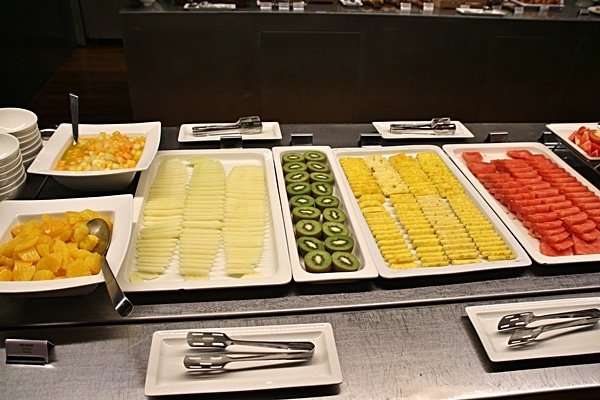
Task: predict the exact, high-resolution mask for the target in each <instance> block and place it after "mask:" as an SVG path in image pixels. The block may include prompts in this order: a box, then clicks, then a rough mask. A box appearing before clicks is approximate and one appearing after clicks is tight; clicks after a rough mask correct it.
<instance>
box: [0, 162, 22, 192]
mask: <svg viewBox="0 0 600 400" xmlns="http://www.w3.org/2000/svg"><path fill="white" fill-rule="evenodd" d="M25 174H26V172H25V166H24V165H23V163H19V164H18V165H17V166H15V167H14V168H13V169H11V170H10V171H8V172H5V173H3V174H0V190H3V189H4V188H5V187H6V186H8V185H9V184H11V183H12V182H15V181H17V180H19V179H20V178H21V175H25Z"/></svg>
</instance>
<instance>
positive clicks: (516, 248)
mask: <svg viewBox="0 0 600 400" xmlns="http://www.w3.org/2000/svg"><path fill="white" fill-rule="evenodd" d="M333 151H334V153H335V156H336V158H337V160H338V161H339V159H340V158H342V157H365V156H367V155H372V154H381V155H382V156H384V157H390V156H392V155H394V154H399V153H405V154H407V155H411V156H415V155H416V154H418V153H422V152H426V151H428V152H434V153H435V154H437V155H438V156H439V157H440V158H441V159H442V160H443V161H444V163H445V164H446V166H448V168H449V169H450V171H452V173H453V174H454V176H456V177H457V179H458V180H459V181H460V183H461V184H462V185H463V187H464V188H465V192H466V193H467V195H468V198H469V199H470V200H471V202H472V203H473V204H475V205H476V206H477V208H478V209H479V211H481V212H482V213H483V214H484V215H485V216H486V217H487V218H488V220H489V221H490V222H491V223H492V224H493V226H494V228H495V230H496V232H497V233H498V234H500V236H502V238H503V239H504V241H505V243H506V244H507V245H508V246H509V247H510V249H511V250H512V252H513V253H514V254H515V255H516V258H515V259H514V260H506V261H494V262H489V261H485V260H482V261H481V262H479V263H476V264H457V265H449V266H444V267H434V268H410V269H401V270H397V269H391V268H390V267H389V265H388V263H387V262H386V261H385V260H384V258H383V256H382V255H381V252H380V251H379V247H378V245H377V242H376V241H375V238H374V237H373V235H372V234H371V231H370V229H369V226H368V225H367V223H366V221H365V219H364V218H362V212H361V211H360V208H359V206H358V203H357V202H356V201H353V202H352V206H353V208H354V210H355V213H356V214H358V215H361V218H360V224H361V226H362V231H363V233H364V235H365V238H366V239H367V242H368V244H369V248H370V249H371V254H372V256H373V259H374V260H375V263H376V265H377V269H378V271H379V275H380V276H381V277H383V278H389V279H395V278H409V277H418V276H432V275H448V274H458V273H465V272H476V271H488V270H495V269H505V268H517V267H521V268H522V267H526V266H528V265H531V259H530V258H529V257H528V256H527V253H526V252H525V250H524V249H523V248H522V247H521V246H520V245H519V243H518V242H517V241H516V239H515V238H514V237H513V236H512V235H511V233H510V232H509V231H508V230H507V229H506V227H505V226H504V224H502V222H501V221H500V220H499V219H498V217H497V216H496V214H494V212H493V211H492V210H491V209H490V207H489V206H488V205H487V204H486V202H485V201H483V199H482V198H481V196H479V194H478V193H477V192H476V191H475V190H474V189H473V187H472V186H471V185H470V184H469V182H468V181H467V180H466V179H465V178H464V176H463V175H462V174H461V173H460V171H459V170H458V169H457V168H456V166H455V165H454V164H453V163H452V162H451V161H450V160H449V159H448V157H447V156H446V155H445V154H444V153H443V152H442V150H441V149H440V148H439V147H438V146H433V145H415V146H391V147H387V146H386V147H379V148H377V147H373V148H362V149H359V148H347V149H334V150H333ZM338 164H339V162H338ZM339 168H340V173H341V174H343V171H341V166H340V167H339ZM343 184H344V186H345V188H346V190H347V191H349V192H350V193H351V189H350V186H349V185H348V181H347V179H344V180H343ZM387 203H389V200H387V201H386V207H387V208H388V210H389V211H392V206H391V205H390V204H387ZM394 218H395V217H394Z"/></svg>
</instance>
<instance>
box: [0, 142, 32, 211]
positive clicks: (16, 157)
mask: <svg viewBox="0 0 600 400" xmlns="http://www.w3.org/2000/svg"><path fill="white" fill-rule="evenodd" d="M26 179H27V174H26V173H25V166H24V165H23V157H22V156H21V148H20V146H19V141H18V140H17V138H15V137H14V136H12V135H10V134H8V133H0V201H2V200H5V199H13V198H15V197H17V196H19V194H20V193H21V190H23V188H24V187H25V181H26Z"/></svg>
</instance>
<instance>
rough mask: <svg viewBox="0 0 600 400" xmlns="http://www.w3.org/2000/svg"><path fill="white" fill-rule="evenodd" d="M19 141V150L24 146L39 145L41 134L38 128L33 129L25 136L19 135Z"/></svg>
mask: <svg viewBox="0 0 600 400" xmlns="http://www.w3.org/2000/svg"><path fill="white" fill-rule="evenodd" d="M19 143H20V144H21V150H23V149H24V148H26V147H33V146H34V145H39V144H40V143H42V134H41V133H40V131H39V129H35V130H34V131H33V134H32V135H30V136H27V137H20V138H19Z"/></svg>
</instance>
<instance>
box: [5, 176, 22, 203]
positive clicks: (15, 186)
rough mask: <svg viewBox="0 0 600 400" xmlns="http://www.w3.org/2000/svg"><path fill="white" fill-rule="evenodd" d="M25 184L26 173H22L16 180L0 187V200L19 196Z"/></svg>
mask: <svg viewBox="0 0 600 400" xmlns="http://www.w3.org/2000/svg"><path fill="white" fill-rule="evenodd" d="M26 184H27V174H23V176H22V177H20V178H19V179H18V180H17V181H15V182H13V183H10V184H9V185H8V186H6V187H4V188H2V189H0V200H7V199H14V198H15V197H19V195H20V194H21V191H22V190H23V188H24V187H25V185H26Z"/></svg>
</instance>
